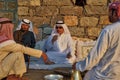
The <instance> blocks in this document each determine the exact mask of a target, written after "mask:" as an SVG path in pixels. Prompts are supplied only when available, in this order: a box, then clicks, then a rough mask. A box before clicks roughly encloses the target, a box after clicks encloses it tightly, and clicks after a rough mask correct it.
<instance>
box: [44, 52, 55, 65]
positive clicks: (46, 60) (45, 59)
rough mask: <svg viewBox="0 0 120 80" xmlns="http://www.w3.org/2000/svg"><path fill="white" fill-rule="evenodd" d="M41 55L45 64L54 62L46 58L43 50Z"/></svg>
mask: <svg viewBox="0 0 120 80" xmlns="http://www.w3.org/2000/svg"><path fill="white" fill-rule="evenodd" d="M42 57H43V60H44V63H45V64H54V62H52V61H50V60H49V59H48V56H47V55H46V53H44V52H43V53H42Z"/></svg>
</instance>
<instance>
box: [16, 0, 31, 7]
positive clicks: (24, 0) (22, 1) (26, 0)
mask: <svg viewBox="0 0 120 80" xmlns="http://www.w3.org/2000/svg"><path fill="white" fill-rule="evenodd" d="M18 5H19V6H29V5H30V0H18Z"/></svg>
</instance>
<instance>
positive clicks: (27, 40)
mask: <svg viewBox="0 0 120 80" xmlns="http://www.w3.org/2000/svg"><path fill="white" fill-rule="evenodd" d="M13 35H14V40H15V41H16V42H17V43H20V44H22V45H24V46H27V47H30V48H34V47H35V42H36V41H35V35H34V33H33V27H32V22H31V21H29V20H28V19H23V20H21V22H20V24H19V25H18V27H17V29H16V31H15V32H14V34H13ZM24 57H25V62H28V66H27V67H29V58H30V57H29V56H28V55H26V54H24Z"/></svg>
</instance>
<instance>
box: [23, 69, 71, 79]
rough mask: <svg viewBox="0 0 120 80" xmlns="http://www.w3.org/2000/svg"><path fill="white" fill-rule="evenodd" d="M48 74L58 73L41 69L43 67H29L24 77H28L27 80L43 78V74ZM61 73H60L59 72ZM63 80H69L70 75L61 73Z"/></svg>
mask: <svg viewBox="0 0 120 80" xmlns="http://www.w3.org/2000/svg"><path fill="white" fill-rule="evenodd" d="M48 74H58V73H56V72H55V71H54V69H53V70H43V69H29V70H28V72H27V73H26V74H24V76H25V77H28V78H29V80H44V76H45V75H48ZM61 75H62V74H61ZM63 77H64V79H63V80H70V76H68V75H63Z"/></svg>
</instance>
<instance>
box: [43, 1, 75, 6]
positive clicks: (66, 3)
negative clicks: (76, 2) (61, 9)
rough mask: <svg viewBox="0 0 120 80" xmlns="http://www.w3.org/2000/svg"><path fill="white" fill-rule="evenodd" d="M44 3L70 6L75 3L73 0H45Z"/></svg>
mask: <svg viewBox="0 0 120 80" xmlns="http://www.w3.org/2000/svg"><path fill="white" fill-rule="evenodd" d="M43 5H50V6H51V5H52V6H70V5H73V4H72V2H71V0H43Z"/></svg>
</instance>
